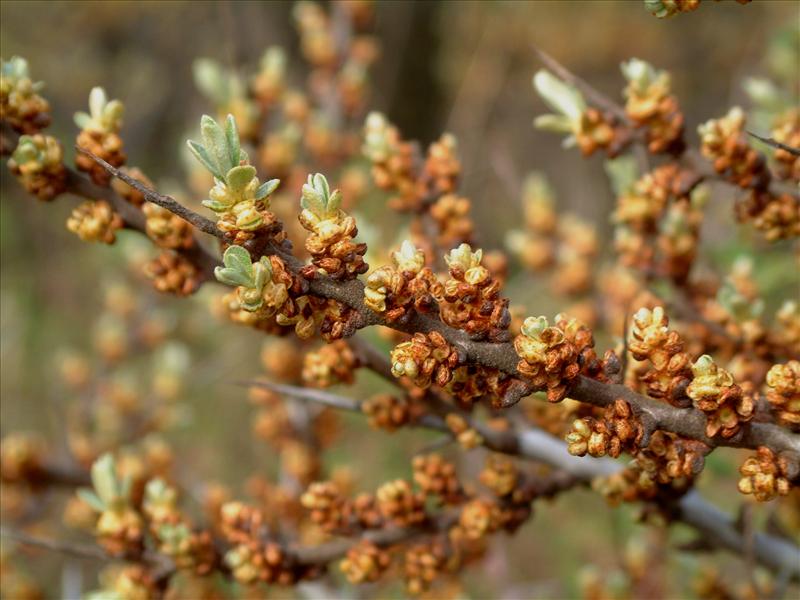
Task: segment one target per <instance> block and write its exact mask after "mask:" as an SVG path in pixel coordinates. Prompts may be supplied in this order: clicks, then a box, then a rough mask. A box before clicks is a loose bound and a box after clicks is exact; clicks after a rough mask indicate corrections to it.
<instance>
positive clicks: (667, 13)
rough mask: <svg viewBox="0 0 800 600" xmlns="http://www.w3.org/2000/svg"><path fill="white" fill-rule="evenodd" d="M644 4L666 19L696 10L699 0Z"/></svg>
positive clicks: (656, 0) (646, 0) (648, 0)
mask: <svg viewBox="0 0 800 600" xmlns="http://www.w3.org/2000/svg"><path fill="white" fill-rule="evenodd" d="M745 1H747V0H745ZM644 5H645V8H646V9H647V10H649V11H650V12H651V13H652V14H653V16H655V17H658V18H659V19H666V18H668V17H673V16H675V15H677V14H680V13H687V12H692V11H693V10H697V7H699V6H700V0H644Z"/></svg>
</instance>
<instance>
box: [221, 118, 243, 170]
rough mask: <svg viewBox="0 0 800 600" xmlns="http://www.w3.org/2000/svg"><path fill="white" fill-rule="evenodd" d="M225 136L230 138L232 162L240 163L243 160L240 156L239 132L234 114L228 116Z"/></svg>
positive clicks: (229, 146) (229, 147)
mask: <svg viewBox="0 0 800 600" xmlns="http://www.w3.org/2000/svg"><path fill="white" fill-rule="evenodd" d="M225 137H226V139H227V140H228V152H229V154H230V157H231V164H233V165H238V164H239V162H240V160H241V158H240V156H239V151H240V150H241V147H240V145H239V132H238V131H236V121H235V120H234V118H233V115H228V118H227V119H226V120H225Z"/></svg>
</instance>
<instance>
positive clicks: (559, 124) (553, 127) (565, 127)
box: [533, 115, 572, 133]
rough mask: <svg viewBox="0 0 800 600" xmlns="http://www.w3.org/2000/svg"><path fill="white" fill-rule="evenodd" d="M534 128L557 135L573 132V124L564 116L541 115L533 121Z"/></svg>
mask: <svg viewBox="0 0 800 600" xmlns="http://www.w3.org/2000/svg"><path fill="white" fill-rule="evenodd" d="M533 126H534V127H535V128H536V129H542V130H544V131H555V132H556V133H569V132H571V131H572V122H571V121H570V120H569V119H568V118H567V117H565V116H564V115H539V116H538V117H536V118H534V119H533Z"/></svg>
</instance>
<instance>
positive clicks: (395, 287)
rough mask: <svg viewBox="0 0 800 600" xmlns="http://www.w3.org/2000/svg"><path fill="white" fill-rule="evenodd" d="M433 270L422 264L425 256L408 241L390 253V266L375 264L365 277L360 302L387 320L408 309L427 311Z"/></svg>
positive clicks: (431, 303) (430, 300)
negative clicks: (382, 314)
mask: <svg viewBox="0 0 800 600" xmlns="http://www.w3.org/2000/svg"><path fill="white" fill-rule="evenodd" d="M434 283H436V277H435V275H434V274H433V272H432V271H431V270H430V269H428V268H427V267H425V255H424V254H423V253H422V251H420V250H417V249H416V248H415V247H414V245H413V244H412V243H411V242H409V241H408V240H406V241H404V242H403V243H402V244H401V246H400V250H399V251H398V252H393V253H392V265H384V266H382V267H379V268H378V269H376V270H375V271H373V272H372V273H370V275H369V277H367V283H366V285H365V287H364V304H366V305H367V307H369V308H370V309H371V310H374V311H375V312H377V313H384V314H385V317H386V319H387V320H389V321H395V320H397V319H399V318H401V317H403V316H405V315H406V314H407V313H408V311H409V310H411V309H412V308H414V309H416V310H418V311H420V312H428V311H430V310H431V307H432V305H433V296H432V293H431V288H432V287H433V284H434Z"/></svg>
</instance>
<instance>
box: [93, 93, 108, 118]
mask: <svg viewBox="0 0 800 600" xmlns="http://www.w3.org/2000/svg"><path fill="white" fill-rule="evenodd" d="M107 103H108V98H107V97H106V91H105V90H104V89H103V88H101V87H93V88H92V91H91V92H89V114H90V115H92V118H94V119H99V118H100V117H101V116H102V115H103V109H104V108H105V107H106V104H107Z"/></svg>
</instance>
